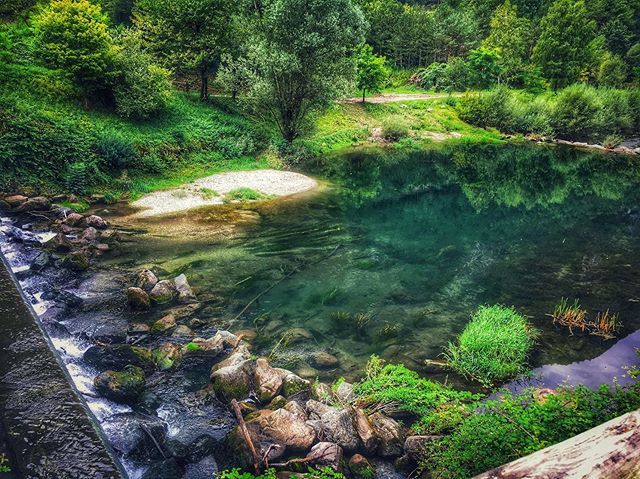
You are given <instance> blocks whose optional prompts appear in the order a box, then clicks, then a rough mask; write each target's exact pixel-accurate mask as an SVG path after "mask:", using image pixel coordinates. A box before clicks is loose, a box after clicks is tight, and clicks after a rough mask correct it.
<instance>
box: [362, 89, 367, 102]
mask: <svg viewBox="0 0 640 479" xmlns="http://www.w3.org/2000/svg"><path fill="white" fill-rule="evenodd" d="M366 91H367V90H366V89H365V88H363V89H362V103H364V96H365V93H366Z"/></svg>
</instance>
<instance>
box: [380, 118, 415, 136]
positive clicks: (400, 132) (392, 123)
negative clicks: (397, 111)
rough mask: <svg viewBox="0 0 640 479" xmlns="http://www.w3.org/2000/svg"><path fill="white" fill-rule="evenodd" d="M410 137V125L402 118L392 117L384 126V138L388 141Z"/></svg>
mask: <svg viewBox="0 0 640 479" xmlns="http://www.w3.org/2000/svg"><path fill="white" fill-rule="evenodd" d="M408 136H409V123H408V122H407V121H406V120H405V119H404V118H402V117H400V116H392V117H390V118H388V119H386V120H385V121H384V123H383V124H382V137H383V138H384V139H385V140H387V141H398V140H401V139H402V138H406V137H408Z"/></svg>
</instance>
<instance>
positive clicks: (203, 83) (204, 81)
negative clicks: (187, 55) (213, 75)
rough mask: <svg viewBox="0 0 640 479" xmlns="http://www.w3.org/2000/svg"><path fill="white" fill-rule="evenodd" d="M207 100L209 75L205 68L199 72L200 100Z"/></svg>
mask: <svg viewBox="0 0 640 479" xmlns="http://www.w3.org/2000/svg"><path fill="white" fill-rule="evenodd" d="M208 99H209V73H208V71H207V68H206V67H203V68H202V69H201V70H200V100H202V101H207V100H208Z"/></svg>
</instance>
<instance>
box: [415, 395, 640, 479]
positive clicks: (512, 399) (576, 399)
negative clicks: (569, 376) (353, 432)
mask: <svg viewBox="0 0 640 479" xmlns="http://www.w3.org/2000/svg"><path fill="white" fill-rule="evenodd" d="M638 407H640V389H639V388H638V385H637V384H636V385H634V386H631V387H627V388H623V387H614V388H609V387H608V386H606V385H605V386H602V387H600V388H599V389H598V390H596V391H592V390H590V389H588V388H586V387H583V386H580V387H577V388H574V389H572V388H562V389H559V390H558V391H557V392H556V393H555V394H552V395H549V396H546V397H544V398H543V399H534V398H533V397H532V394H531V391H527V392H525V393H523V394H521V395H518V396H514V395H511V394H508V393H505V394H502V395H501V396H500V399H499V400H496V401H488V402H486V403H484V404H482V405H480V407H479V408H478V409H476V410H475V412H474V413H469V414H463V415H459V416H458V418H457V419H458V421H457V424H455V425H454V428H453V431H452V434H450V435H447V436H444V437H443V438H442V439H441V440H440V441H435V442H433V443H431V444H430V446H429V447H428V449H426V450H425V451H424V454H423V457H422V460H421V461H420V462H421V466H422V468H423V469H424V470H428V471H430V472H431V473H432V477H437V478H447V479H467V478H469V477H473V476H475V475H476V474H480V473H482V472H484V471H487V470H490V469H493V468H495V467H498V466H500V465H502V464H505V463H508V462H510V461H513V460H515V459H517V458H519V457H522V456H526V455H527V454H531V453H533V452H535V451H538V450H540V449H543V448H545V447H548V446H551V445H553V444H557V443H559V442H562V441H564V440H566V439H569V438H570V437H573V436H575V435H577V434H580V433H582V432H584V431H587V430H588V429H591V428H593V427H596V426H598V425H599V424H601V423H603V422H606V421H608V420H610V419H613V418H615V417H617V416H620V415H621V414H624V413H627V412H629V411H633V410H635V409H637V408H638Z"/></svg>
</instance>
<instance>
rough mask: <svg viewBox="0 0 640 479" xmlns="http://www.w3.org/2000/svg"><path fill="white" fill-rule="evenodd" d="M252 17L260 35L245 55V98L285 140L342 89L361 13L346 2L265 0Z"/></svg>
mask: <svg viewBox="0 0 640 479" xmlns="http://www.w3.org/2000/svg"><path fill="white" fill-rule="evenodd" d="M256 15H257V17H258V21H259V24H260V33H259V34H258V35H257V37H256V38H255V39H254V40H253V42H252V47H251V51H250V55H249V61H250V63H251V64H252V65H254V68H255V81H253V82H252V88H251V91H250V98H251V99H252V100H253V101H254V104H255V105H256V107H257V111H258V112H268V114H269V115H270V116H271V117H272V118H273V119H274V120H275V122H276V123H277V125H278V128H279V129H280V131H281V132H282V135H283V137H284V138H285V139H286V140H287V141H289V142H290V141H293V140H294V139H295V138H297V137H298V136H299V134H300V132H301V129H302V126H303V123H304V121H305V119H306V117H307V115H308V114H309V112H310V111H313V110H317V109H319V108H322V107H324V106H326V105H328V104H329V103H330V102H331V101H333V100H334V99H335V98H336V97H337V96H338V95H340V94H342V93H345V92H346V91H348V88H349V84H350V82H351V80H352V79H353V78H354V77H355V57H354V55H353V52H354V51H355V49H356V48H357V47H358V46H359V45H360V44H361V43H362V41H363V40H364V27H365V21H364V17H363V15H362V12H361V11H360V9H359V8H358V7H356V6H354V5H353V4H352V3H351V0H269V1H267V2H265V3H264V5H262V6H257V8H256Z"/></svg>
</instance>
